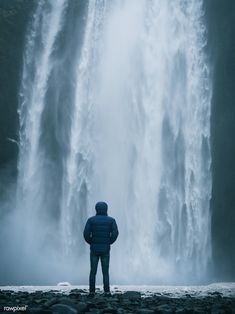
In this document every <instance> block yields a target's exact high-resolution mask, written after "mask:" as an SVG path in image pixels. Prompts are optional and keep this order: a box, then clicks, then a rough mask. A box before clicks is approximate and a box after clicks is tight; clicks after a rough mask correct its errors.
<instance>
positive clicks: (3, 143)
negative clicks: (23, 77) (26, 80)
mask: <svg viewBox="0 0 235 314" xmlns="http://www.w3.org/2000/svg"><path fill="white" fill-rule="evenodd" d="M33 7H34V1H33V0H11V1H9V0H1V2H0V30H1V31H0V66H1V71H0V86H1V89H0V113H1V114H0V165H3V164H6V163H8V162H9V161H12V160H13V161H15V160H16V158H17V146H16V144H14V143H13V142H11V141H9V140H8V139H7V138H8V137H9V138H13V139H17V136H18V116H17V105H18V86H19V78H20V72H21V65H22V58H23V46H24V38H25V31H26V26H27V22H28V20H29V18H30V15H31V14H32V10H33Z"/></svg>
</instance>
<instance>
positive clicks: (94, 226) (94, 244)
mask: <svg viewBox="0 0 235 314" xmlns="http://www.w3.org/2000/svg"><path fill="white" fill-rule="evenodd" d="M95 209H96V216H93V217H90V218H89V219H88V220H87V223H86V226H85V229H84V232H83V235H84V238H85V240H86V242H87V243H89V244H90V249H91V251H92V252H94V253H105V252H109V250H110V244H113V243H114V242H115V241H116V239H117V237H118V227H117V224H116V221H115V219H114V218H112V217H109V216H108V215H107V210H108V206H107V204H106V203H105V202H98V203H97V204H96V206H95Z"/></svg>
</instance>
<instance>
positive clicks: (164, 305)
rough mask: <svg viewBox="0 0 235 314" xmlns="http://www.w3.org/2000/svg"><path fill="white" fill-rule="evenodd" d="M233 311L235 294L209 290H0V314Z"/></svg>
mask: <svg viewBox="0 0 235 314" xmlns="http://www.w3.org/2000/svg"><path fill="white" fill-rule="evenodd" d="M6 312H10V313H11V312H12V313H44V314H49V313H63V314H67V313H69V314H70V313H71V314H72V313H74V314H75V313H90V314H95V313H107V314H108V313H110V314H112V313H119V314H121V313H123V314H125V313H136V314H151V313H152V314H154V313H156V314H157V313H213V314H219V313H235V296H234V295H227V296H225V295H223V294H222V293H221V292H218V291H212V292H210V291H209V292H208V293H207V294H206V295H197V296H195V295H194V294H193V293H187V291H186V292H185V293H184V294H181V295H180V296H177V295H174V294H171V293H167V292H164V293H158V292H153V293H143V292H141V291H121V290H119V289H118V288H114V289H113V291H112V295H111V296H109V297H108V296H105V295H103V293H102V292H101V290H98V291H97V293H96V295H95V297H93V298H91V297H89V294H88V291H87V290H86V289H71V290H70V291H67V292H65V291H58V290H50V291H43V290H41V291H40V290H36V291H33V292H30V291H13V290H6V289H5V290H0V313H6Z"/></svg>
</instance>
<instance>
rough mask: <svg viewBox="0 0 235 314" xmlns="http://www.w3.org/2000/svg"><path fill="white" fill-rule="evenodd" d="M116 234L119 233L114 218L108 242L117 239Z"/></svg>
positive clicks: (111, 242)
mask: <svg viewBox="0 0 235 314" xmlns="http://www.w3.org/2000/svg"><path fill="white" fill-rule="evenodd" d="M118 234H119V232H118V227H117V224H116V221H115V219H114V220H113V223H112V230H111V234H110V244H113V243H114V242H115V241H116V240H117V237H118Z"/></svg>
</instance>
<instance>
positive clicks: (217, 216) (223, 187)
mask: <svg viewBox="0 0 235 314" xmlns="http://www.w3.org/2000/svg"><path fill="white" fill-rule="evenodd" d="M205 6H206V17H207V21H208V40H209V42H208V49H209V53H210V56H211V60H212V65H213V69H214V70H213V98H212V115H211V134H212V142H211V143H212V159H213V163H212V172H213V192H212V202H211V209H212V239H213V257H214V266H215V276H216V278H217V279H218V280H234V279H235V268H234V265H235V241H234V239H235V227H234V226H235V144H234V136H235V27H234V23H235V2H234V1H233V0H226V1H220V0H206V1H205Z"/></svg>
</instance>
